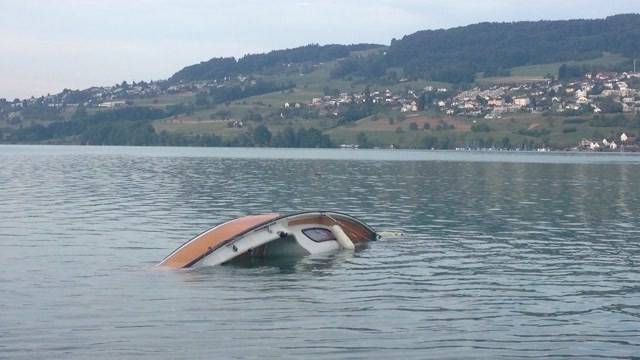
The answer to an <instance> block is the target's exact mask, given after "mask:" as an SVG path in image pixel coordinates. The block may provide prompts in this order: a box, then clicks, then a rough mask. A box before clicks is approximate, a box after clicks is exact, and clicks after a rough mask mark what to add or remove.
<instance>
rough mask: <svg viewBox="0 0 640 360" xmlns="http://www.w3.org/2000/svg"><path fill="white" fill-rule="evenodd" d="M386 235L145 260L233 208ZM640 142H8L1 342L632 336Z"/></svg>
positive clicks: (373, 352) (546, 343)
mask: <svg viewBox="0 0 640 360" xmlns="http://www.w3.org/2000/svg"><path fill="white" fill-rule="evenodd" d="M314 209H327V210H338V211H342V212H346V213H349V214H352V215H355V216H357V217H359V218H361V219H362V220H364V221H365V222H367V223H369V224H370V225H371V226H373V227H374V228H375V229H377V230H379V231H396V232H402V233H403V234H402V235H401V234H395V235H392V236H387V237H385V238H383V239H382V240H380V241H377V242H375V243H371V244H370V245H369V246H368V247H367V248H366V249H363V250H360V251H357V252H355V253H349V252H339V253H335V254H329V255H325V256H316V257H306V258H302V259H297V260H292V261H288V262H280V263H266V264H262V265H257V266H253V267H240V266H222V267H209V268H204V269H198V270H186V271H158V270H154V265H155V264H156V263H157V262H158V261H160V260H161V259H162V258H164V257H165V256H166V255H167V254H169V253H170V252H171V251H172V250H174V249H175V248H176V247H177V246H179V245H180V244H182V243H183V242H185V241H186V240H188V239H190V238H191V237H192V236H194V235H196V234H198V233H200V232H201V231H203V230H206V229H208V228H209V227H211V226H213V225H216V224H218V223H220V222H223V221H226V220H229V219H232V218H235V217H237V216H242V215H247V214H254V213H263V212H273V211H276V212H293V211H304V210H314ZM639 212H640V156H637V155H632V154H618V155H610V154H602V155H593V154H591V155H588V154H535V153H498V152H496V153H463V152H422V151H350V150H266V149H199V148H129V147H120V148H119V147H73V146H59V147H55V146H0V261H1V263H2V265H3V267H2V271H1V272H0V358H10V359H14V358H15V359H51V358H59V359H87V358H91V359H119V358H150V359H158V358H161V359H198V358H214V359H215V358H237V359H263V358H276V357H283V358H317V359H331V358H367V359H369V358H376V359H390V358H402V359H412V358H416V359H423V358H538V357H542V356H550V357H570V356H575V357H577V358H594V357H606V358H616V357H619V358H625V357H627V358H628V357H631V356H634V355H635V356H638V355H639V354H640V216H638V214H639Z"/></svg>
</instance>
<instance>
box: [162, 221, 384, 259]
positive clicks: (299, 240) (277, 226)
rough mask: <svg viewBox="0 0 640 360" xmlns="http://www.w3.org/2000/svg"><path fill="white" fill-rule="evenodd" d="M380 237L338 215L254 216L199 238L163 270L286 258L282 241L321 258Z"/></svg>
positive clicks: (294, 250) (172, 256) (301, 252)
mask: <svg viewBox="0 0 640 360" xmlns="http://www.w3.org/2000/svg"><path fill="white" fill-rule="evenodd" d="M377 236H378V235H377V234H376V232H375V231H374V230H373V229H371V228H370V227H369V226H367V225H366V224H364V223H363V222H361V221H359V220H357V219H355V218H353V217H351V216H349V215H346V214H341V213H336V212H305V213H297V214H291V215H279V214H264V215H252V216H246V217H242V218H239V219H235V220H232V221H229V222H226V223H224V224H221V225H218V226H216V227H214V228H212V229H210V230H208V231H206V232H204V233H202V234H200V235H198V236H196V237H195V238H193V239H192V240H190V241H188V242H187V243H185V244H184V245H182V246H181V247H179V248H178V249H176V250H175V251H174V252H172V253H171V254H170V255H169V256H167V257H166V258H165V259H164V260H163V261H162V262H161V263H160V264H158V266H160V267H164V268H174V269H180V268H189V267H197V266H211V265H219V264H224V263H226V262H229V261H230V260H232V259H235V258H238V257H243V256H254V257H265V256H275V255H278V253H280V254H279V255H283V254H282V251H281V249H280V250H279V249H278V247H277V246H276V245H282V244H281V242H282V241H281V240H287V239H288V240H289V242H291V241H293V242H294V243H295V244H297V245H298V247H289V250H287V252H289V253H290V254H289V255H292V254H293V253H295V254H296V255H304V254H317V253H323V252H329V251H335V250H338V249H341V248H353V246H356V245H358V244H362V243H366V242H368V241H371V240H375V239H376V238H377ZM277 240H278V241H277ZM345 242H347V244H348V243H349V242H351V243H352V244H353V246H352V247H348V246H345V245H344V243H345ZM279 243H280V244H279ZM295 244H293V243H291V245H295Z"/></svg>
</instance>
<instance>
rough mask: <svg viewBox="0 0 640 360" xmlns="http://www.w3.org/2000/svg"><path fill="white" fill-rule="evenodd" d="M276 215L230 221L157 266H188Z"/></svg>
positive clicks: (175, 252) (178, 250)
mask: <svg viewBox="0 0 640 360" xmlns="http://www.w3.org/2000/svg"><path fill="white" fill-rule="evenodd" d="M278 216H279V215H278V214H265V215H251V216H245V217H242V218H239V219H235V220H231V221H229V222H226V223H224V224H222V225H218V226H217V227H215V228H213V229H211V230H209V231H207V232H205V233H203V234H201V235H199V236H197V237H196V238H194V239H193V240H191V241H190V242H188V243H186V244H184V245H183V246H181V247H180V248H178V249H177V250H176V251H174V252H173V253H172V254H171V255H169V256H167V258H166V259H164V260H163V261H162V262H161V263H160V264H159V266H164V267H169V268H174V269H180V268H183V267H186V266H189V265H190V264H191V263H193V262H194V261H195V260H197V259H198V258H199V257H201V256H203V255H204V254H206V253H207V252H210V251H213V250H215V249H217V248H218V247H219V246H221V245H222V244H223V243H225V242H226V241H228V240H231V239H233V238H234V237H236V236H238V235H240V234H242V233H244V232H246V231H247V230H249V229H251V228H253V227H255V226H258V225H260V224H265V223H268V222H269V221H271V220H273V219H275V218H277V217H278Z"/></svg>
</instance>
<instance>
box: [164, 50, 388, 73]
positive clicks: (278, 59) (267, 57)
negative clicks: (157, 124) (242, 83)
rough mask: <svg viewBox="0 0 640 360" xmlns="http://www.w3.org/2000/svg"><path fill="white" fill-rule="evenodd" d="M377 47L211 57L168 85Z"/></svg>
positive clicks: (339, 55) (188, 67) (265, 68)
mask: <svg viewBox="0 0 640 360" xmlns="http://www.w3.org/2000/svg"><path fill="white" fill-rule="evenodd" d="M376 47H380V45H373V44H356V45H323V46H320V45H318V44H311V45H307V46H301V47H297V48H294V49H284V50H274V51H271V52H268V53H266V54H249V55H245V56H243V57H242V58H240V59H238V60H236V59H235V58H233V57H228V58H213V59H211V60H208V61H205V62H201V63H199V64H195V65H191V66H187V67H185V68H184V69H182V70H180V71H178V72H177V73H175V74H174V75H173V76H172V77H171V78H170V79H169V81H170V82H180V81H196V80H220V79H223V78H225V77H228V76H235V75H241V74H255V73H257V72H263V71H265V70H271V71H272V72H274V71H277V70H278V68H280V67H283V66H287V64H291V63H296V64H299V63H305V62H313V63H320V62H324V61H331V60H335V59H339V58H344V57H347V56H349V54H350V53H351V52H352V51H361V50H368V49H372V48H376Z"/></svg>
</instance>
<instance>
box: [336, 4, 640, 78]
mask: <svg viewBox="0 0 640 360" xmlns="http://www.w3.org/2000/svg"><path fill="white" fill-rule="evenodd" d="M603 52H610V53H616V54H622V55H624V56H626V57H628V58H637V57H638V56H639V55H640V15H636V14H630V15H618V16H612V17H608V18H606V19H599V20H569V21H538V22H516V23H481V24H476V25H470V26H465V27H458V28H453V29H448V30H429V31H420V32H417V33H414V34H412V35H407V36H405V37H403V38H402V39H401V40H392V42H391V46H390V47H389V49H388V50H387V51H386V54H377V55H371V56H369V57H363V58H359V59H349V60H347V61H343V62H341V64H340V65H339V66H338V68H337V69H336V70H335V71H334V75H335V76H346V75H351V74H353V75H359V76H365V77H369V78H372V77H380V76H382V75H384V74H385V73H386V72H388V71H390V70H391V69H394V68H400V69H402V71H403V76H405V77H408V78H422V79H427V80H435V81H444V82H450V83H468V82H472V81H473V80H474V78H475V76H476V74H478V73H484V75H485V76H491V75H498V74H505V73H507V72H508V70H509V69H511V68H513V67H516V66H523V65H532V64H546V63H556V62H564V61H570V60H587V59H594V58H597V57H599V56H601V55H602V53H603Z"/></svg>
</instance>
